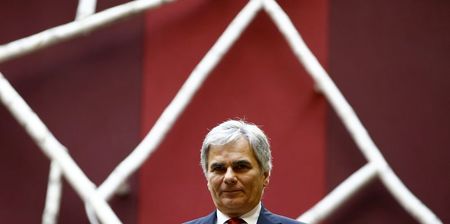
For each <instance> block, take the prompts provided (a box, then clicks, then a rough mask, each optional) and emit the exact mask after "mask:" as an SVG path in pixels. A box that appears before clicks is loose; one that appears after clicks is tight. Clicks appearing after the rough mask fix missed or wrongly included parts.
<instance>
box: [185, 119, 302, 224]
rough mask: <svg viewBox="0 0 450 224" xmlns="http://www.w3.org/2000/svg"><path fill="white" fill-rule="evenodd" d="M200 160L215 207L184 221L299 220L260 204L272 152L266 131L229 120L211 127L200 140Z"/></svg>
mask: <svg viewBox="0 0 450 224" xmlns="http://www.w3.org/2000/svg"><path fill="white" fill-rule="evenodd" d="M200 163H201V166H202V169H203V172H204V174H205V176H206V179H207V181H208V189H209V191H210V193H211V198H212V199H213V202H214V204H215V206H216V208H217V209H216V210H215V211H214V212H212V213H211V214H209V215H208V216H205V217H202V218H199V219H196V220H192V221H190V222H187V223H186V224H236V223H247V224H271V223H283V224H298V223H300V222H297V221H295V220H293V219H290V218H287V217H283V216H280V215H276V214H273V213H271V212H269V211H268V210H267V209H266V208H264V206H263V205H262V204H261V197H262V195H263V192H264V188H265V187H266V186H267V184H268V183H269V177H270V172H271V169H272V155H271V152H270V146H269V142H268V140H267V137H266V135H265V134H264V132H263V131H262V130H261V129H259V128H258V127H257V126H256V125H254V124H250V123H246V122H244V121H237V120H229V121H226V122H223V123H222V124H220V125H218V126H217V127H215V128H213V129H212V130H211V131H210V132H209V133H208V134H207V135H206V137H205V140H204V141H203V145H202V149H201V153H200Z"/></svg>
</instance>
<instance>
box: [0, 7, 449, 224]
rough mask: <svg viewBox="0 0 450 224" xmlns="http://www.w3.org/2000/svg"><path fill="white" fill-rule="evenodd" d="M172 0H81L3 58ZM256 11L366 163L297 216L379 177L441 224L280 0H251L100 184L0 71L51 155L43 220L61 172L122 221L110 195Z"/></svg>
mask: <svg viewBox="0 0 450 224" xmlns="http://www.w3.org/2000/svg"><path fill="white" fill-rule="evenodd" d="M172 1H173V0H135V1H131V2H128V3H125V4H122V5H119V6H115V7H112V8H109V9H107V10H104V11H101V12H97V13H95V7H96V0H79V3H78V8H77V14H76V19H75V21H73V22H70V23H67V24H64V25H60V26H57V27H54V28H51V29H48V30H45V31H43V32H40V33H37V34H34V35H31V36H29V37H25V38H22V39H19V40H16V41H12V42H10V43H8V44H5V45H1V46H0V63H1V62H4V61H7V60H11V59H13V58H17V57H20V56H21V55H25V54H28V53H32V52H34V51H37V50H40V49H44V48H46V47H48V46H51V45H53V44H57V43H59V42H63V41H67V40H69V39H72V38H75V37H77V36H79V35H82V34H86V33H88V32H91V31H94V30H96V29H98V28H101V27H104V26H105V25H107V24H110V23H113V22H116V21H118V20H119V19H121V18H124V17H127V16H131V15H133V14H137V13H140V12H143V11H145V10H147V9H150V8H155V7H157V6H159V5H161V4H163V3H166V2H172ZM259 11H265V12H266V13H267V14H268V15H269V17H270V18H271V19H272V20H273V22H274V23H275V25H276V27H277V28H278V29H279V30H280V32H281V34H282V35H283V36H284V37H285V39H286V41H287V43H288V44H289V46H290V47H291V49H292V51H293V52H294V55H295V56H296V57H297V59H298V61H299V62H300V64H302V65H303V66H304V67H305V70H306V71H307V73H308V74H309V75H310V76H311V77H312V79H313V80H314V82H315V84H316V85H317V86H318V88H319V90H320V91H321V93H322V94H323V95H324V96H325V98H326V99H327V100H328V102H329V103H330V105H331V106H332V107H333V109H334V110H335V111H336V113H337V115H338V116H339V118H340V119H341V120H342V122H343V124H344V126H345V127H346V128H347V130H348V131H349V132H350V135H351V137H352V138H353V140H354V141H355V142H356V145H357V146H358V148H359V150H360V151H361V153H362V154H363V155H364V157H365V158H366V160H367V163H366V165H364V166H363V167H362V168H360V169H359V170H357V171H356V172H354V173H353V174H352V175H351V176H350V177H348V178H347V179H346V180H345V181H343V182H342V183H341V184H340V185H339V186H338V187H336V188H335V189H334V190H333V191H331V192H330V193H329V194H328V195H327V196H325V197H324V198H323V199H322V200H321V201H319V202H318V203H317V204H316V205H314V206H313V207H312V208H311V209H309V210H308V211H306V212H305V213H304V214H303V215H301V216H300V217H298V220H301V221H303V222H307V223H318V222H320V221H322V220H324V219H325V218H327V217H328V216H329V215H330V214H331V213H332V212H334V211H335V210H336V209H337V208H339V207H340V206H341V205H342V204H343V203H345V201H346V200H347V199H349V198H350V197H351V196H352V195H353V194H355V193H356V192H358V191H359V190H361V189H363V188H364V186H366V185H367V184H368V183H369V182H370V181H371V180H373V179H374V178H376V177H378V178H379V179H380V180H381V182H382V183H383V185H384V186H385V187H386V188H387V189H388V190H389V192H390V193H391V194H392V195H393V196H394V198H395V199H396V200H397V201H398V203H400V205H401V206H403V208H404V209H405V210H406V211H407V212H408V213H409V214H411V215H412V216H413V217H414V218H415V219H416V220H417V221H418V222H420V223H426V224H441V223H442V222H441V221H440V220H439V218H438V217H437V216H436V215H435V214H434V213H433V212H432V211H431V210H430V209H428V208H427V207H426V206H425V205H424V204H423V203H422V202H421V201H420V200H419V199H417V198H416V197H415V196H414V195H413V194H412V193H411V192H410V191H409V190H408V189H407V188H406V186H405V185H404V184H403V183H402V182H401V180H400V179H399V178H398V177H397V175H396V174H395V173H394V172H393V170H392V169H391V167H390V166H389V164H388V163H387V162H386V160H385V159H384V158H383V155H382V154H381V152H380V150H379V149H378V148H377V146H376V145H375V143H374V142H373V140H372V139H371V138H370V136H369V134H368V132H367V131H366V129H365V128H364V126H363V125H362V123H361V121H360V120H359V119H358V117H357V115H356V113H355V112H354V110H353V109H352V107H351V106H350V104H349V103H348V102H347V101H346V100H345V98H344V96H343V95H342V93H341V92H340V91H339V89H338V88H337V87H336V85H335V84H334V82H333V81H332V80H331V78H330V76H329V75H328V74H327V72H326V71H325V69H324V68H323V67H322V66H321V65H320V63H319V62H318V60H317V59H316V57H315V56H314V55H313V54H312V52H311V51H310V50H309V48H308V47H307V45H306V44H305V42H304V41H303V39H302V38H301V36H300V34H299V32H298V31H297V30H296V28H295V27H294V25H293V24H292V21H291V20H290V19H289V17H288V15H287V14H286V13H285V12H284V11H283V9H282V8H281V7H280V6H279V5H278V3H277V2H276V1H275V0H250V1H249V2H248V3H247V4H246V5H245V6H244V8H243V9H242V10H241V11H240V12H239V13H238V15H237V16H236V17H235V18H234V19H233V21H232V22H231V23H230V24H229V25H228V27H227V28H226V30H225V31H224V33H223V34H222V35H221V36H220V37H219V39H218V40H217V41H216V43H215V44H214V45H213V46H212V48H211V49H210V50H209V51H208V52H207V53H206V55H205V56H204V57H203V59H202V60H201V61H200V62H199V64H198V65H197V66H196V67H195V68H194V70H193V71H192V72H191V74H190V76H189V77H188V79H187V80H186V81H185V83H184V84H183V86H182V87H181V89H180V90H179V91H178V93H177V94H176V96H175V97H174V99H173V100H172V101H171V102H170V104H169V105H168V106H167V108H165V110H164V111H163V113H162V114H161V115H160V117H159V118H158V120H157V121H156V123H155V125H154V126H153V127H152V128H151V130H150V131H149V132H148V133H147V135H146V136H145V137H144V139H143V140H142V141H141V142H140V143H139V144H138V146H137V147H136V148H135V149H134V150H133V151H132V152H131V153H130V154H129V155H128V156H127V157H126V158H125V159H124V160H123V161H122V162H121V163H120V164H119V165H118V166H117V167H116V168H115V169H114V170H113V171H112V172H111V174H110V175H109V176H108V177H107V178H106V180H105V181H104V182H103V183H102V184H101V185H100V186H98V187H96V186H95V185H94V184H93V183H92V182H91V181H90V180H89V178H88V177H87V176H86V175H85V174H84V173H83V171H82V170H81V169H80V167H79V166H78V165H77V164H76V162H75V161H74V160H73V159H72V158H71V157H70V155H69V154H68V152H67V149H66V148H65V147H64V146H63V145H62V144H61V143H60V142H59V141H58V140H57V139H56V138H55V137H54V136H53V135H52V133H51V132H50V131H49V130H48V129H47V127H46V126H45V124H44V123H43V122H42V121H41V120H40V119H39V117H38V116H37V115H36V114H35V113H34V112H33V111H32V109H31V108H30V107H29V106H28V105H27V103H26V102H25V101H24V100H23V99H22V97H21V96H20V95H19V94H18V93H17V92H16V90H15V89H14V88H13V87H12V86H11V85H10V83H9V82H8V81H7V80H6V78H5V77H4V76H3V75H2V74H1V73H0V100H1V102H2V103H3V104H4V105H5V107H6V108H7V109H8V110H9V111H10V113H11V114H12V115H13V116H14V118H15V119H16V120H17V121H18V122H19V123H20V124H21V125H22V126H23V127H24V128H25V130H26V131H27V133H28V134H29V135H30V137H31V138H32V139H33V140H34V141H35V142H36V144H37V145H38V146H39V148H40V149H41V150H42V151H43V153H44V154H45V155H46V156H47V157H48V158H49V159H50V160H51V166H50V174H49V183H48V189H47V197H46V205H45V209H44V213H43V217H42V223H45V224H54V223H56V220H57V217H58V213H59V206H60V198H61V191H62V184H61V179H62V176H63V175H64V177H65V178H66V179H67V181H68V183H69V184H70V185H71V186H72V187H73V188H74V189H75V191H76V192H77V193H78V195H79V196H80V197H81V198H82V200H83V201H84V202H85V204H86V210H87V214H88V217H89V220H90V221H91V223H98V221H97V218H98V219H99V221H100V222H101V223H108V224H109V223H111V224H116V223H121V221H120V219H119V218H118V217H117V216H116V214H115V213H114V212H113V211H112V209H111V207H110V206H109V205H108V203H107V201H108V200H109V199H110V198H111V196H112V195H113V194H114V193H115V192H116V191H117V190H118V189H119V187H120V186H121V185H122V184H123V183H124V182H125V181H126V179H127V178H128V177H129V176H131V175H132V174H133V173H134V172H135V171H136V170H137V169H138V168H139V167H140V166H141V165H142V164H143V163H144V162H145V161H146V160H147V159H148V158H149V157H150V156H151V154H152V153H153V152H154V151H155V150H156V148H157V147H158V146H159V144H160V143H161V141H162V140H163V139H164V137H165V136H166V134H167V133H168V131H169V130H170V129H171V128H172V126H173V125H174V123H175V122H176V120H177V119H178V117H179V116H180V114H181V113H182V112H183V111H184V109H185V108H186V106H187V105H188V104H189V102H190V101H191V99H192V98H193V96H194V95H195V93H196V92H197V91H198V89H199V88H200V86H201V85H202V84H203V82H204V80H205V79H206V78H207V77H208V75H209V74H210V73H211V71H212V70H213V69H214V68H215V66H216V65H217V64H218V63H219V62H220V60H221V59H222V57H223V56H224V55H225V54H226V53H227V51H228V50H229V49H230V47H231V46H232V45H233V44H234V42H235V41H236V40H237V39H238V38H239V36H240V35H241V34H242V32H243V31H244V30H245V28H246V27H247V26H248V25H249V24H250V23H251V22H252V20H253V18H254V17H255V15H256V14H257V13H258V12H259Z"/></svg>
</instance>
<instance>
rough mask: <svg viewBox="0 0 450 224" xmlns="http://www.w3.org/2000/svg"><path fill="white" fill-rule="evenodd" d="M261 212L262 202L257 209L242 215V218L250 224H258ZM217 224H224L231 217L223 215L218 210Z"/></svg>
mask: <svg viewBox="0 0 450 224" xmlns="http://www.w3.org/2000/svg"><path fill="white" fill-rule="evenodd" d="M260 212H261V202H259V203H258V204H257V205H256V207H255V208H253V209H252V210H250V211H249V212H247V213H245V214H244V215H242V216H241V217H240V218H241V219H243V220H244V221H245V222H246V223H248V224H256V222H257V221H258V218H259V213H260ZM216 214H217V224H223V223H225V222H226V221H227V220H228V219H230V218H231V217H228V216H227V215H225V214H223V213H222V212H221V211H220V210H219V209H217V213H216Z"/></svg>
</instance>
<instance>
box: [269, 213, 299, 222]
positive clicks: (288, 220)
mask: <svg viewBox="0 0 450 224" xmlns="http://www.w3.org/2000/svg"><path fill="white" fill-rule="evenodd" d="M272 216H273V219H275V220H278V221H279V222H281V223H283V224H305V223H302V222H299V221H297V220H295V219H291V218H289V217H286V216H282V215H278V214H274V213H272Z"/></svg>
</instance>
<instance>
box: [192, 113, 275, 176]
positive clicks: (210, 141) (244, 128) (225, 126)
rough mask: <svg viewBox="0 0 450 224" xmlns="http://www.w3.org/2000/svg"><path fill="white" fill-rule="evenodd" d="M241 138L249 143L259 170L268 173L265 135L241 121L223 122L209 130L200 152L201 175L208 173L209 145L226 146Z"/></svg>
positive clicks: (270, 166)
mask: <svg viewBox="0 0 450 224" xmlns="http://www.w3.org/2000/svg"><path fill="white" fill-rule="evenodd" d="M241 137H244V138H245V139H247V141H248V142H249V144H250V146H251V148H252V150H253V152H254V153H255V156H256V160H257V161H258V163H259V166H260V167H261V170H262V171H263V172H267V173H270V171H271V170H272V154H271V152H270V145H269V141H268V139H267V137H266V135H265V134H264V132H263V131H262V130H261V129H260V128H259V127H258V126H256V125H255V124H251V123H247V122H245V121H242V120H228V121H225V122H223V123H221V124H219V125H217V126H216V127H214V128H213V129H211V131H209V133H208V134H207V135H206V137H205V139H204V140H203V144H202V148H201V152H200V165H201V166H202V169H203V173H204V174H205V175H206V174H207V171H208V153H209V148H210V146H211V145H226V144H228V143H231V142H235V141H237V140H239V139H240V138H241Z"/></svg>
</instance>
